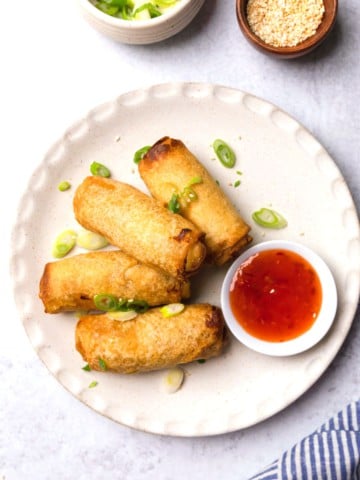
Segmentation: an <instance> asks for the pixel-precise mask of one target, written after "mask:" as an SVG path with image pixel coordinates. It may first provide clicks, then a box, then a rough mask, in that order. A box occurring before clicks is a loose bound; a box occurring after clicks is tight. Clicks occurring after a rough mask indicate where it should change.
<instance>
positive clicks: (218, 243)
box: [139, 137, 251, 265]
mask: <svg viewBox="0 0 360 480" xmlns="http://www.w3.org/2000/svg"><path fill="white" fill-rule="evenodd" d="M139 172H140V175H141V177H142V179H143V180H144V182H145V184H146V186H147V187H148V189H149V191H150V193H151V195H152V196H153V197H154V198H156V199H158V200H159V201H160V202H162V204H163V205H167V204H168V202H169V201H170V199H171V197H172V195H173V194H174V192H175V193H180V192H182V191H183V189H184V187H186V186H187V185H188V184H189V182H191V180H192V179H194V178H196V177H201V179H202V182H201V183H199V184H195V185H192V186H191V188H192V189H193V190H194V192H195V193H196V194H197V199H195V200H194V201H192V202H189V203H188V204H187V205H186V206H185V207H184V206H182V207H181V210H180V213H181V215H183V216H184V217H185V218H187V219H188V220H190V221H191V222H193V223H194V224H195V225H196V226H197V227H198V228H199V229H200V230H202V231H203V232H205V244H206V247H207V251H208V259H207V260H208V261H210V263H215V264H217V265H223V264H224V263H226V262H227V261H228V260H230V259H231V258H233V257H235V256H237V255H238V254H239V252H240V251H241V250H242V248H243V247H244V246H245V245H247V244H248V243H249V242H250V241H251V237H250V236H249V235H248V233H249V231H250V227H249V226H248V225H247V224H246V223H245V222H244V220H243V219H242V218H241V216H240V214H239V213H238V212H237V211H236V209H235V207H234V206H233V205H232V204H231V202H230V201H229V199H228V198H227V197H226V196H225V194H224V193H223V191H222V190H221V189H220V187H219V186H218V185H217V183H216V182H215V180H214V179H213V178H212V177H211V176H210V174H209V173H208V172H207V170H206V169H205V168H204V167H203V166H202V165H201V163H200V162H199V161H198V160H197V159H196V158H195V156H194V155H193V154H192V153H191V152H190V151H189V150H188V149H187V148H186V146H185V145H184V144H183V143H182V142H181V141H180V140H175V139H172V138H169V137H164V138H162V139H160V140H159V141H158V142H156V143H155V144H154V145H153V146H152V148H151V149H150V150H149V151H148V152H147V153H146V155H145V156H144V157H143V158H142V160H141V161H140V163H139Z"/></svg>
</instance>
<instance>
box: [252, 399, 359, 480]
mask: <svg viewBox="0 0 360 480" xmlns="http://www.w3.org/2000/svg"><path fill="white" fill-rule="evenodd" d="M359 463H360V401H358V402H353V403H351V404H349V405H348V406H347V407H346V408H345V409H344V410H342V411H341V412H339V413H338V414H337V415H336V416H335V417H333V418H332V419H331V420H329V421H328V422H326V423H325V424H324V425H323V426H322V427H321V428H319V429H318V430H316V431H315V432H314V433H312V434H311V435H309V436H308V437H306V438H304V439H303V440H301V442H299V443H297V444H296V445H294V446H293V447H292V448H291V449H290V450H288V451H287V452H285V453H284V454H283V455H282V457H281V458H280V459H278V460H276V461H275V462H274V463H272V464H271V465H269V466H268V467H267V468H266V469H265V470H263V471H262V472H261V473H259V474H257V475H255V476H254V477H252V478H251V479H250V480H358V479H360V465H359Z"/></svg>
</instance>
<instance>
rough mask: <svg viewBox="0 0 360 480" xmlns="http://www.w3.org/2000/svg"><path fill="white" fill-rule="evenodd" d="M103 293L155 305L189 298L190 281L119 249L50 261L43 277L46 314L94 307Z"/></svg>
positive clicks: (40, 293) (41, 284)
mask: <svg viewBox="0 0 360 480" xmlns="http://www.w3.org/2000/svg"><path fill="white" fill-rule="evenodd" d="M101 293H107V294H112V295H115V296H116V297H122V298H126V299H134V300H145V301H146V302H147V303H148V304H149V305H150V306H155V305H162V304H164V303H172V302H179V301H180V300H181V299H182V298H188V297H189V295H190V284H189V282H188V281H187V280H183V279H181V278H175V277H173V276H171V275H169V274H168V273H167V272H165V271H164V270H161V269H160V268H158V267H155V266H152V265H146V264H144V263H141V262H140V261H139V260H136V259H135V258H134V257H131V256H129V255H127V254H125V253H123V252H120V251H118V250H114V251H101V252H90V253H84V254H80V255H75V256H73V257H69V258H64V259H62V260H58V261H56V262H51V263H48V264H46V266H45V269H44V272H43V275H42V277H41V280H40V291H39V296H40V298H41V300H42V302H43V304H44V307H45V312H46V313H58V312H63V311H71V310H93V309H94V308H95V305H94V301H93V297H94V295H97V294H101Z"/></svg>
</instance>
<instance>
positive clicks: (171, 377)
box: [163, 367, 185, 393]
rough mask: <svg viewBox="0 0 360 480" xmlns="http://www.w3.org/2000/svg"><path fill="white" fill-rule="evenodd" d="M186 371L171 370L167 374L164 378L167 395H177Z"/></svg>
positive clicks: (178, 368)
mask: <svg viewBox="0 0 360 480" xmlns="http://www.w3.org/2000/svg"><path fill="white" fill-rule="evenodd" d="M184 376H185V374H184V370H183V369H182V368H180V367H175V368H171V369H170V370H168V371H167V372H165V375H164V378H163V388H164V390H165V392H166V393H175V392H177V391H178V390H179V388H180V387H181V385H182V383H183V381H184Z"/></svg>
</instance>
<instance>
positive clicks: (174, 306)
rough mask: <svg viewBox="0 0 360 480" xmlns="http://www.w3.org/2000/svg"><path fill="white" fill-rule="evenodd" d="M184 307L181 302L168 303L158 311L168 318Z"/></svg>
mask: <svg viewBox="0 0 360 480" xmlns="http://www.w3.org/2000/svg"><path fill="white" fill-rule="evenodd" d="M184 308H185V305H184V304H183V303H169V305H165V306H164V307H161V308H160V312H161V313H162V315H163V317H165V318H168V317H173V316H174V315H178V314H179V313H181V312H182V311H183V310H184Z"/></svg>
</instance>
